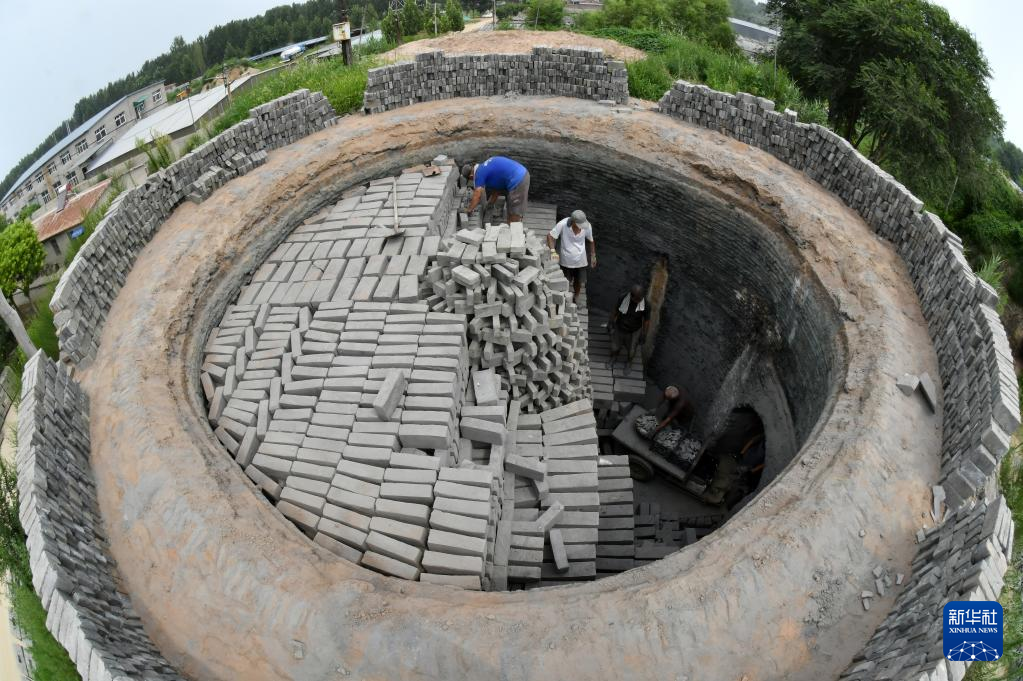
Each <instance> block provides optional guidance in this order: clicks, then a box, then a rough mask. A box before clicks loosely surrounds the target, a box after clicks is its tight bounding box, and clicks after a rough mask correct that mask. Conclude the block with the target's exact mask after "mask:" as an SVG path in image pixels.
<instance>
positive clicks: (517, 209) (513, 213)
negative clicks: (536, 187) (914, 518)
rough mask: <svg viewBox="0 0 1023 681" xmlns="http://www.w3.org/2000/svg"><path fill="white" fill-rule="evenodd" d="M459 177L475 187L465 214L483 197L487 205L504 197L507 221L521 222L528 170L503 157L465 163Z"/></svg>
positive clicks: (469, 212) (526, 202) (527, 182)
mask: <svg viewBox="0 0 1023 681" xmlns="http://www.w3.org/2000/svg"><path fill="white" fill-rule="evenodd" d="M462 175H463V176H465V177H466V178H467V179H468V180H469V181H470V182H471V183H472V186H473V187H474V188H475V190H474V191H473V193H472V199H470V200H469V208H468V209H467V211H466V212H467V213H468V214H469V215H472V213H473V211H475V210H476V206H478V205H479V204H480V202H481V201H482V200H483V195H484V194H486V195H487V199H488V202H489V203H491V204H492V203H494V202H495V201H497V197H498V196H500V195H501V194H504V195H505V196H506V197H507V206H508V222H522V216H523V215H525V214H526V207H527V206H528V204H529V171H528V170H526V166H524V165H522V164H521V163H519V162H518V161H513V160H511V159H510V158H506V157H504V156H491V157H490V158H488V159H487V160H486V161H484V162H483V163H480V164H479V165H476V166H473V165H472V164H471V163H466V164H465V165H464V166H462Z"/></svg>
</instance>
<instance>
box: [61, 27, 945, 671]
mask: <svg viewBox="0 0 1023 681" xmlns="http://www.w3.org/2000/svg"><path fill="white" fill-rule="evenodd" d="M491 46H492V45H491ZM516 144H518V145H528V144H537V145H541V144H542V145H548V146H545V147H544V148H545V149H549V150H550V151H551V153H557V154H559V155H562V156H563V157H564V159H565V161H566V163H570V162H571V161H572V160H573V158H575V157H579V158H583V157H584V155H586V154H590V155H591V156H592V155H593V154H598V155H599V156H600V157H601V158H603V157H604V156H605V155H606V156H607V157H611V156H613V157H614V158H616V159H617V162H618V163H619V164H620V165H622V166H624V164H629V163H631V164H633V165H634V167H635V169H636V170H635V172H636V174H637V179H636V181H637V182H640V181H642V180H641V177H642V176H640V175H639V173H640V172H641V170H642V171H645V172H649V169H650V167H651V164H653V165H655V166H656V167H657V168H658V169H659V172H661V173H664V174H666V176H667V174H670V175H671V176H672V177H675V178H677V181H678V183H679V186H680V187H683V186H687V187H692V186H696V187H699V188H700V191H706V192H712V193H714V194H715V195H717V196H718V197H720V198H721V200H722V201H726V202H728V203H729V204H731V205H732V206H734V207H735V209H736V210H744V211H748V212H750V214H752V215H755V216H757V219H758V220H762V221H763V224H764V225H765V229H768V227H766V225H768V224H774V225H776V226H777V225H781V226H783V227H784V229H781V228H777V232H776V238H779V239H786V240H789V241H791V244H792V246H791V247H792V248H793V249H798V251H799V253H800V255H801V257H802V258H803V261H804V265H803V270H802V275H803V276H804V281H806V282H810V281H813V282H816V283H814V284H813V285H815V286H816V285H819V286H821V287H823V289H824V290H825V291H827V292H828V293H829V294H830V296H831V297H832V298H833V299H834V301H835V305H836V306H837V307H838V308H839V309H841V311H842V318H843V320H844V321H843V322H842V328H841V334H842V335H843V337H844V339H845V342H846V346H847V359H848V365H847V367H845V371H844V375H842V376H841V377H840V380H839V384H840V386H839V387H838V388H836V391H835V394H834V395H833V398H832V403H831V405H830V408H829V409H828V410H826V411H825V413H823V414H822V415H821V419H820V421H819V422H818V424H817V428H816V429H815V431H814V434H813V435H812V436H811V437H810V439H809V441H808V442H807V443H806V444H805V445H804V447H803V449H802V450H801V451H800V452H799V453H798V454H797V455H796V458H795V460H794V461H793V462H792V465H791V466H790V468H789V469H788V470H786V471H785V472H784V473H783V474H782V475H780V476H779V477H778V478H777V479H776V480H775V481H774V482H773V483H771V485H770V486H768V488H767V489H765V490H764V492H763V493H761V495H760V496H759V497H758V498H757V499H756V500H755V501H753V502H752V503H750V504H749V505H748V506H747V507H746V508H745V509H743V511H742V512H741V513H739V514H738V515H736V516H735V517H733V518H732V519H731V520H730V521H729V522H728V523H727V524H726V525H725V526H724V527H723V528H722V529H720V530H718V531H717V532H715V533H714V534H712V535H710V536H709V537H707V538H706V539H704V540H702V541H700V542H699V543H697V544H695V545H693V546H690V547H686V548H684V549H682V550H680V551H678V552H677V553H675V554H673V555H672V556H670V557H668V558H665V559H663V560H660V561H657V562H655V563H652V564H650V565H647V566H644V567H641V568H637V569H634V570H631V571H629V572H625V573H622V574H619V575H616V576H614V577H610V578H607V579H603V580H599V581H596V582H589V583H581V584H580V585H578V586H569V587H558V588H549V589H539V590H533V591H528V592H508V593H469V592H462V591H459V590H457V589H451V588H447V587H438V586H431V585H428V584H420V583H414V582H405V581H401V580H395V579H389V578H385V577H383V576H381V575H378V574H375V573H371V572H369V571H367V570H365V569H363V568H360V567H358V566H355V565H353V564H351V563H348V562H346V561H344V560H342V559H340V558H338V557H336V556H334V555H332V554H329V553H328V552H326V551H325V550H323V549H322V548H320V547H318V546H317V545H315V544H313V543H312V542H311V541H309V540H308V539H307V538H306V537H305V536H304V535H302V534H301V533H300V532H299V531H298V530H297V529H296V528H295V526H294V525H292V524H291V523H290V522H288V521H286V520H285V519H284V518H283V516H281V515H280V514H279V513H278V512H277V511H276V510H275V509H274V508H273V507H272V506H271V505H270V504H268V503H267V502H266V500H265V499H263V498H262V497H261V496H260V495H258V494H257V493H256V492H254V490H253V487H252V485H251V483H250V482H249V481H248V480H247V479H246V478H245V476H244V474H243V473H242V472H241V470H240V469H239V468H238V466H237V465H236V464H235V462H234V461H233V460H232V459H231V457H230V456H228V455H227V454H226V452H225V451H224V450H223V448H222V447H221V446H220V445H219V443H218V442H217V441H216V440H215V438H214V437H213V435H212V433H211V431H210V428H209V425H208V422H207V419H206V415H205V410H204V408H203V407H202V405H201V403H200V399H199V391H200V389H199V386H198V376H197V373H198V369H197V367H198V364H197V361H198V359H199V357H200V352H201V348H202V344H203V342H204V340H205V337H206V333H207V332H208V329H209V327H210V326H211V325H212V324H213V323H214V319H219V318H220V316H221V315H222V313H223V310H224V306H225V305H226V304H227V303H228V302H229V301H232V300H234V298H235V296H236V295H237V291H238V287H239V286H240V285H241V282H242V281H243V278H244V277H245V274H246V273H247V272H251V271H253V270H254V269H255V268H256V267H257V266H258V264H259V263H260V262H261V261H262V259H263V258H265V257H266V255H267V254H268V253H269V252H270V251H271V250H272V248H273V247H274V246H275V245H276V243H277V242H278V241H279V239H281V238H283V235H284V234H285V233H287V231H288V230H290V229H291V228H292V227H293V226H294V225H296V224H298V223H299V222H300V221H301V220H302V219H303V218H305V217H307V216H308V215H310V214H312V213H314V212H315V211H316V210H318V209H319V208H321V207H323V206H325V205H327V204H328V203H329V202H331V201H336V200H337V197H338V194H339V192H340V191H341V190H342V189H343V188H344V187H346V186H351V185H353V184H355V183H361V182H365V181H368V180H370V179H373V178H376V177H380V176H383V175H385V174H387V173H390V172H391V171H393V170H394V169H395V168H401V167H404V165H411V164H413V163H418V162H422V161H424V160H427V159H430V158H433V157H434V156H435V155H436V154H438V153H447V154H450V155H452V156H454V157H455V158H463V157H467V156H471V155H472V154H476V155H478V154H479V152H480V149H481V147H483V146H490V147H494V148H507V147H511V146H514V145H516ZM402 164H404V165H402ZM687 191H688V190H687ZM680 228H681V227H680ZM787 243H788V242H787ZM796 244H798V246H797V245H796ZM807 285H809V284H807ZM924 371H927V372H929V373H930V374H931V375H937V373H938V372H937V362H936V359H935V357H934V353H933V350H932V348H931V343H930V339H929V336H928V333H927V327H926V324H925V322H924V320H923V317H922V315H921V313H920V310H919V306H918V303H917V299H916V295H915V294H914V292H913V287H912V285H911V283H910V281H909V278H908V275H907V273H906V270H905V266H904V265H903V263H902V261H901V260H900V259H899V258H898V256H897V254H896V253H895V252H894V250H893V249H892V247H891V246H890V245H889V244H886V243H883V242H881V241H880V240H879V239H878V238H877V237H876V236H875V235H874V234H873V232H872V231H871V229H870V228H869V227H868V226H867V225H866V224H865V223H864V222H863V221H862V220H861V219H860V218H859V217H858V216H856V215H855V214H854V213H853V212H852V211H851V210H849V209H848V208H847V207H845V206H844V205H843V204H841V202H839V201H838V199H836V198H835V197H834V196H832V195H830V194H828V193H827V192H825V191H824V190H823V189H822V188H821V187H820V186H818V185H816V184H814V183H812V182H811V181H810V180H809V179H807V178H806V177H805V176H804V175H802V174H801V173H799V172H797V171H795V170H793V169H792V168H790V167H788V166H786V165H784V164H783V163H781V162H780V161H778V160H777V159H775V158H773V157H771V156H769V155H768V154H766V153H763V152H760V151H757V150H755V149H751V148H750V147H748V146H746V145H743V144H741V143H739V142H736V141H734V140H731V139H728V138H726V137H724V136H722V135H719V134H717V133H714V132H711V131H708V130H704V129H701V128H696V127H694V126H689V125H686V124H683V123H680V122H678V121H675V120H673V119H670V118H668V117H666V116H663V115H660V114H655V113H652V112H648V111H639V110H618V109H614V108H609V107H604V106H600V105H599V104H597V103H596V102H589V101H584V100H579V99H563V98H554V97H549V98H520V99H518V100H517V103H516V106H515V107H509V106H507V100H506V99H505V98H504V97H495V98H480V99H476V100H473V106H472V107H466V105H465V100H445V101H439V102H431V103H427V104H420V105H416V106H411V107H407V108H403V109H398V110H396V111H391V112H388V113H386V114H380V115H375V116H348V117H345V118H343V119H342V120H341V121H340V122H339V123H338V124H337V125H336V126H332V127H330V128H328V129H327V130H324V131H322V132H319V133H316V134H314V135H310V136H309V137H306V138H304V139H302V140H299V141H298V142H296V143H294V144H292V145H289V146H288V147H286V148H284V149H280V150H277V151H274V152H272V153H271V154H270V156H269V159H268V161H267V163H266V164H264V165H263V166H261V167H259V168H256V169H254V170H253V171H252V172H251V173H249V174H247V175H245V176H243V177H240V178H237V179H235V180H232V181H231V182H229V183H228V184H227V185H225V186H224V187H222V188H221V189H219V190H218V191H217V192H215V193H214V194H213V196H211V197H210V198H209V199H208V200H207V201H205V202H204V203H202V204H200V205H196V204H192V203H189V202H186V203H183V204H182V205H181V206H179V207H178V208H177V209H176V211H175V212H174V214H173V215H172V216H171V217H170V218H169V219H168V220H167V221H166V223H164V225H162V226H161V228H160V231H159V232H158V233H157V234H156V235H155V236H154V238H153V241H152V242H151V243H150V244H149V245H148V246H147V247H146V248H145V249H144V251H143V252H142V253H141V254H140V256H139V258H138V260H137V261H136V263H135V267H134V269H133V270H132V272H131V273H130V275H129V276H128V279H127V281H126V283H125V285H124V288H123V289H122V291H121V293H120V294H119V296H118V297H117V299H116V300H115V301H114V303H113V305H112V307H111V310H110V314H109V317H108V318H107V321H106V324H105V326H104V330H103V336H102V341H101V346H100V350H99V353H98V355H97V358H96V361H95V363H94V364H93V365H92V366H91V367H90V368H89V369H88V370H87V371H85V372H83V373H82V376H81V378H82V380H83V387H84V388H85V390H86V392H87V393H88V394H89V397H90V403H91V422H90V437H91V443H92V464H93V469H94V472H95V475H96V478H97V489H98V496H99V503H100V508H101V512H102V515H103V518H104V520H105V524H106V526H107V531H108V534H109V546H110V551H111V553H112V554H113V557H114V559H115V560H116V562H117V564H118V567H119V571H120V575H121V578H122V584H123V586H124V589H125V591H126V592H127V593H129V594H130V595H131V597H132V601H133V603H134V605H135V607H136V609H137V610H138V612H139V613H140V616H141V617H142V620H143V622H144V623H145V626H146V629H147V631H148V632H149V633H150V635H151V636H152V637H153V639H154V641H155V642H156V644H157V646H158V647H159V648H160V649H161V651H162V652H163V653H164V654H165V655H166V656H167V657H168V659H169V660H170V661H171V662H172V663H174V664H176V665H178V666H179V667H180V668H181V669H182V670H183V672H184V673H185V674H186V675H188V676H189V677H190V678H195V679H202V680H203V681H219V680H227V679H240V678H244V679H247V680H248V681H264V680H266V681H269V680H271V679H273V680H275V681H280V680H285V679H288V680H295V681H298V680H301V681H306V680H310V681H311V680H313V679H316V680H317V681H319V680H322V679H334V678H352V679H389V680H394V681H397V680H399V679H416V680H417V681H427V680H433V679H437V680H440V679H483V678H494V679H497V678H500V679H504V680H506V681H527V680H528V681H544V680H551V681H554V680H563V679H576V680H578V681H589V680H593V681H596V680H598V679H601V680H602V679H608V678H622V679H630V680H635V681H640V680H645V679H650V680H653V679H658V680H660V679H675V678H680V679H681V678H686V679H700V680H701V681H736V680H737V679H745V681H776V680H782V679H784V680H785V681H821V680H825V679H834V678H836V677H837V676H838V675H839V673H840V672H841V670H842V669H844V668H845V667H846V666H847V665H848V664H849V662H850V660H851V659H852V657H853V655H854V654H855V653H856V652H857V651H859V650H860V649H861V648H862V646H863V645H864V643H865V642H866V641H867V639H868V638H869V637H870V635H871V634H872V633H873V632H874V630H875V629H876V627H877V626H878V624H879V623H880V622H881V621H882V620H883V619H884V617H885V615H886V613H887V612H888V610H889V609H890V608H891V606H892V604H893V602H894V599H895V598H896V597H897V596H898V593H899V592H898V591H897V590H893V591H892V592H889V594H888V595H886V596H885V597H883V598H875V599H874V603H873V604H872V605H873V607H872V608H871V610H870V611H869V612H864V611H863V608H862V606H861V604H860V599H859V594H860V592H861V590H862V589H864V588H871V587H872V585H873V576H872V575H871V570H872V569H874V568H875V567H876V566H878V565H881V566H884V567H885V568H886V569H888V570H890V571H891V572H893V573H894V572H905V573H908V572H909V566H910V563H911V560H912V557H913V555H914V553H915V541H914V534H915V533H916V531H917V529H918V528H919V527H920V526H922V525H923V524H925V523H926V520H925V519H926V518H927V512H928V509H929V507H930V485H931V484H932V483H933V482H934V481H936V480H937V476H938V457H937V456H936V454H935V452H937V451H939V449H940V441H941V416H940V413H939V414H932V413H931V412H930V411H929V410H928V409H927V408H926V407H925V406H924V405H923V401H922V400H913V399H909V398H906V396H904V395H902V393H901V392H900V391H899V390H898V389H897V388H896V386H895V380H896V378H897V377H898V376H900V375H901V374H902V373H904V372H911V373H916V374H918V373H922V372H924Z"/></svg>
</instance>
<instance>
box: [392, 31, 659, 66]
mask: <svg viewBox="0 0 1023 681" xmlns="http://www.w3.org/2000/svg"><path fill="white" fill-rule="evenodd" d="M537 45H546V46H548V47H591V48H600V49H602V50H604V53H605V54H607V55H608V56H610V57H613V58H615V59H623V60H625V61H636V60H638V59H642V58H644V57H645V56H646V54H645V53H644V52H641V51H640V50H637V49H635V48H632V47H627V46H625V45H622V44H621V43H618V42H615V41H614V40H608V39H607V38H595V37H593V36H589V35H582V34H580V33H569V32H568V31H472V32H469V33H451V34H448V35H443V36H440V37H439V38H430V39H428V40H417V41H416V42H414V43H407V44H405V45H402V46H401V47H398V48H396V49H393V50H391V51H390V52H385V53H384V55H383V58H384V59H387V60H393V61H405V60H408V59H411V58H412V57H415V56H416V55H417V54H420V53H422V52H431V51H433V50H443V51H444V53H445V54H524V53H528V52H529V51H531V50H532V49H533V47H535V46H537Z"/></svg>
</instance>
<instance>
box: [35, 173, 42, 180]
mask: <svg viewBox="0 0 1023 681" xmlns="http://www.w3.org/2000/svg"><path fill="white" fill-rule="evenodd" d="M42 181H43V173H42V172H38V173H36V182H42Z"/></svg>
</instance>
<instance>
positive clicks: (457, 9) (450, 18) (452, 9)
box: [443, 0, 465, 33]
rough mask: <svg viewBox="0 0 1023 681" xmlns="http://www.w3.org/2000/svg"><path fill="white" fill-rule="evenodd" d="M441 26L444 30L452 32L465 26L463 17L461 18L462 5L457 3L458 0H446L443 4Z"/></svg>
mask: <svg viewBox="0 0 1023 681" xmlns="http://www.w3.org/2000/svg"><path fill="white" fill-rule="evenodd" d="M443 27H444V30H445V31H451V32H453V33H457V32H459V31H461V30H462V29H463V28H465V19H463V18H462V6H461V5H460V4H459V3H458V0H447V3H446V4H445V5H444V23H443Z"/></svg>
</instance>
